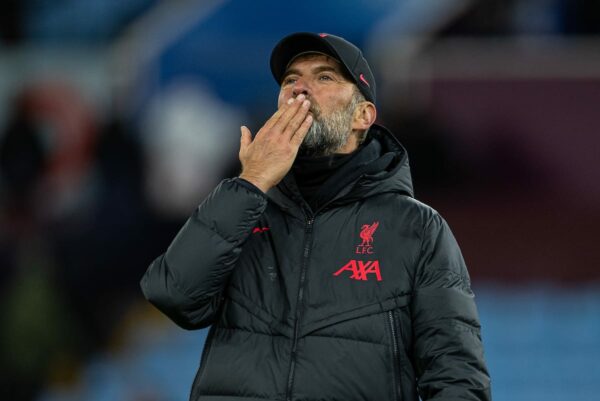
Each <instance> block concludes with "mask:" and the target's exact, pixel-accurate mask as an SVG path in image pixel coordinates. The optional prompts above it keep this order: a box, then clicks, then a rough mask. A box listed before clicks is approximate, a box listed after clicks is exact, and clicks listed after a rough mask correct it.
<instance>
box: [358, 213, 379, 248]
mask: <svg viewBox="0 0 600 401" xmlns="http://www.w3.org/2000/svg"><path fill="white" fill-rule="evenodd" d="M377 227H379V222H378V221H374V222H373V223H371V224H363V226H362V228H361V230H360V234H359V235H360V238H361V239H362V242H361V243H360V244H358V245H357V246H356V252H355V253H356V254H357V255H372V254H373V252H374V247H373V234H375V230H377Z"/></svg>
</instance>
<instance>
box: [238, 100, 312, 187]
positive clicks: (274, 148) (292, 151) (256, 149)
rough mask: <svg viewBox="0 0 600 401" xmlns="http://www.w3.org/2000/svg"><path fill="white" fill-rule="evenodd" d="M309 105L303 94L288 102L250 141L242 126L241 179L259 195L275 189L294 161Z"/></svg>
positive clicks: (307, 121)
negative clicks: (247, 182)
mask: <svg viewBox="0 0 600 401" xmlns="http://www.w3.org/2000/svg"><path fill="white" fill-rule="evenodd" d="M309 107H310V101H308V100H306V98H305V96H304V95H303V94H300V95H298V97H296V98H295V99H294V98H291V99H290V100H288V102H287V104H284V105H283V106H281V107H280V108H279V110H277V111H276V112H275V114H273V115H272V116H271V118H269V120H267V122H266V123H265V125H263V127H262V128H261V129H260V130H259V131H258V133H257V134H256V136H255V137H254V140H252V134H251V133H250V130H249V129H248V128H247V127H245V126H242V127H241V131H242V136H241V139H240V161H241V163H242V173H241V174H240V178H243V179H245V180H247V181H249V182H251V183H252V184H254V185H255V186H257V187H258V188H259V189H260V190H262V191H263V192H267V191H268V190H269V189H270V188H272V187H273V186H275V185H277V183H278V182H279V181H281V180H282V179H283V177H284V176H285V175H286V174H287V172H288V171H289V170H290V168H291V167H292V163H293V162H294V160H295V159H296V155H297V154H298V149H299V148H300V144H301V143H302V141H303V140H304V137H305V136H306V133H307V132H308V129H309V128H310V125H311V124H312V121H313V117H312V115H311V114H309V113H308V110H309Z"/></svg>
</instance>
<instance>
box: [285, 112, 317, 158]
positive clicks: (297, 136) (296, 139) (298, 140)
mask: <svg viewBox="0 0 600 401" xmlns="http://www.w3.org/2000/svg"><path fill="white" fill-rule="evenodd" d="M312 122H313V116H312V115H311V114H308V115H307V116H306V118H305V119H304V121H302V123H301V124H300V127H298V129H297V130H296V131H295V132H294V134H293V136H292V139H291V141H290V142H291V143H292V145H294V146H295V147H296V149H298V148H299V147H300V145H301V144H302V141H303V140H304V137H305V136H306V134H307V133H308V130H309V128H310V126H311V125H312Z"/></svg>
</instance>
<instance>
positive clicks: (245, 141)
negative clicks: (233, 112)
mask: <svg viewBox="0 0 600 401" xmlns="http://www.w3.org/2000/svg"><path fill="white" fill-rule="evenodd" d="M240 131H241V132H242V136H241V137H240V150H243V149H245V148H246V147H247V146H248V145H250V143H251V142H252V133H251V132H250V130H249V129H248V127H246V126H245V125H242V126H241V127H240Z"/></svg>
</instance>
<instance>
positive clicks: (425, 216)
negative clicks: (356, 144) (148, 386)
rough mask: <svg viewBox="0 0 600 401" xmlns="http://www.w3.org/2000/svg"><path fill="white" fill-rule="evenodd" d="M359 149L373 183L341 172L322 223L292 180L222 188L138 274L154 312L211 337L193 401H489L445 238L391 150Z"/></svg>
mask: <svg viewBox="0 0 600 401" xmlns="http://www.w3.org/2000/svg"><path fill="white" fill-rule="evenodd" d="M370 136H371V137H372V140H371V143H370V144H369V145H368V146H371V149H373V147H375V148H376V149H377V151H378V152H379V154H380V157H379V158H378V159H377V160H376V161H374V162H372V163H370V166H378V168H379V169H380V171H379V172H373V171H369V168H366V169H365V168H356V166H354V167H352V169H351V170H348V171H346V172H345V174H343V177H342V178H339V179H338V180H337V181H336V183H334V185H333V186H331V185H330V184H331V183H329V184H328V185H329V186H330V187H331V188H335V190H333V191H330V192H329V194H330V195H329V197H328V198H327V197H326V198H325V199H324V200H323V202H322V206H320V207H319V209H318V210H315V211H314V212H313V211H311V210H310V208H309V207H308V206H307V205H306V203H305V202H304V201H303V200H302V199H301V198H300V197H299V194H298V191H297V189H296V188H295V187H294V183H293V179H292V178H291V177H286V179H285V180H284V181H282V183H280V185H278V187H277V188H274V189H273V190H271V191H270V192H269V193H268V196H265V195H264V194H262V193H260V191H256V190H255V189H253V188H252V187H251V186H250V185H248V183H246V182H243V181H242V180H239V179H231V180H225V181H223V182H222V183H221V184H220V185H219V186H218V187H217V188H216V189H215V190H214V191H213V192H212V193H211V194H210V195H209V196H208V197H207V198H206V199H205V200H204V202H203V203H202V204H201V205H200V206H199V207H198V209H197V210H196V212H195V213H194V215H193V216H192V217H191V218H190V219H189V220H188V221H187V223H186V224H185V226H184V227H183V228H182V229H181V231H180V232H179V234H178V235H177V237H176V238H175V239H174V241H173V243H172V244H171V246H170V247H169V248H168V250H167V251H166V253H165V254H163V255H162V256H160V257H159V258H158V259H156V260H155V261H154V262H153V263H152V265H151V266H150V267H149V268H148V271H147V272H146V274H145V275H144V277H143V279H142V282H141V285H142V289H143V292H144V294H145V296H146V298H147V299H148V300H149V301H150V302H152V303H153V304H154V305H155V306H156V307H158V308H159V309H160V310H161V311H163V312H164V313H165V314H166V315H168V316H169V317H170V318H171V319H173V321H175V322H176V323H177V324H179V325H180V326H182V327H184V328H187V329H195V328H202V327H206V326H208V325H212V327H211V329H210V332H209V335H208V338H207V341H206V345H205V348H204V352H203V355H202V360H201V366H200V368H199V370H198V373H197V375H196V379H195V381H194V383H193V388H192V394H191V400H193V401H196V400H202V401H230V400H231V401H234V400H238V401H241V400H246V401H250V400H256V401H258V400H261V401H264V400H290V401H291V400H297V401H300V400H302V401H317V400H323V401H326V400H338V401H355V400H356V401H359V400H361V401H364V400H369V401H387V400H404V401H414V400H417V399H418V396H419V395H420V397H421V398H422V399H423V400H439V401H442V400H444V401H450V400H489V399H490V398H491V397H490V387H489V386H490V381H489V377H488V374H487V370H486V366H485V362H484V359H483V348H482V343H481V337H480V327H479V320H478V316H477V309H476V307H475V303H474V300H473V293H472V292H471V290H470V286H469V276H468V273H467V270H466V267H465V264H464V261H463V258H462V256H461V253H460V250H459V248H458V246H457V244H456V242H455V239H454V237H453V236H452V233H451V232H450V229H449V228H448V226H447V225H446V223H445V221H444V220H443V219H442V218H441V217H440V216H439V215H438V214H437V213H436V212H435V211H434V210H433V209H431V208H430V207H428V206H426V205H424V204H422V203H420V202H418V201H416V200H415V199H414V198H413V197H412V188H411V181H410V172H409V167H408V158H407V155H406V152H405V151H404V149H403V148H402V146H401V145H400V144H399V143H398V142H397V141H396V140H395V138H394V137H393V136H392V135H391V134H390V133H389V132H387V131H386V130H385V129H383V128H382V127H378V126H375V127H373V128H372V129H371V131H370ZM363 167H364V166H363ZM371 170H372V169H371ZM340 182H341V183H343V185H342V186H341V187H340V186H339V185H337V186H336V185H335V184H339V183H340Z"/></svg>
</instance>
